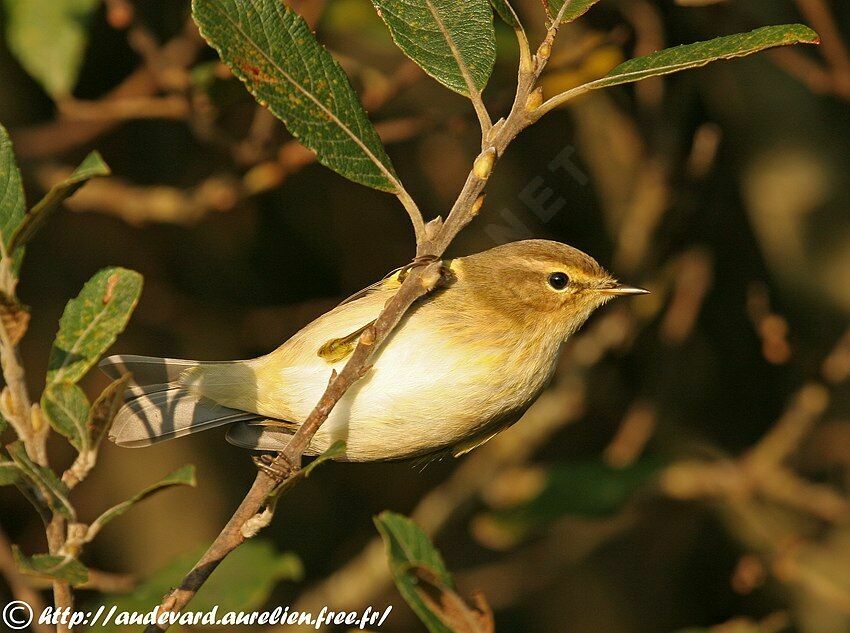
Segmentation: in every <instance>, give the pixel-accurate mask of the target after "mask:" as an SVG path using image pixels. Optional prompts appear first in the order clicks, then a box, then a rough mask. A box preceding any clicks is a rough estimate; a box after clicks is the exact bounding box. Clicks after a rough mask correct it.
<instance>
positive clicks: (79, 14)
mask: <svg viewBox="0 0 850 633" xmlns="http://www.w3.org/2000/svg"><path fill="white" fill-rule="evenodd" d="M100 3H101V0H4V5H5V7H6V42H7V43H8V45H9V50H10V51H11V52H12V54H13V55H14V56H15V57H16V58H17V59H18V61H19V62H20V63H21V66H23V67H24V69H25V70H26V71H27V72H28V73H29V74H30V75H31V76H32V77H33V78H34V79H35V80H36V81H38V83H40V84H41V86H42V87H43V88H44V90H45V91H46V92H47V93H48V94H49V95H50V96H52V97H53V98H54V99H57V100H58V99H61V98H63V97H67V96H68V95H69V94H70V93H71V90H72V89H73V88H74V85H75V84H76V83H77V77H78V75H79V73H80V68H81V67H82V64H83V58H84V55H85V51H86V46H87V44H88V26H89V22H90V21H91V17H92V14H93V13H94V11H95V10H96V9H97V8H98V6H100Z"/></svg>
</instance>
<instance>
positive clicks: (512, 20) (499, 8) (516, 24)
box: [490, 0, 522, 29]
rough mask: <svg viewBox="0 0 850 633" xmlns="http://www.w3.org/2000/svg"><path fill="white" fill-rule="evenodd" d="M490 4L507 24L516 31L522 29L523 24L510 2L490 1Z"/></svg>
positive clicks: (504, 0) (502, 0)
mask: <svg viewBox="0 0 850 633" xmlns="http://www.w3.org/2000/svg"><path fill="white" fill-rule="evenodd" d="M490 4H491V5H492V6H493V9H495V11H496V13H497V14H498V15H499V17H500V18H502V20H503V21H504V22H505V24H507V25H508V26H510V27H511V28H514V29H521V28H522V23H520V21H519V18H518V17H517V14H516V11H514V8H513V7H512V6H511V3H510V2H508V0H490Z"/></svg>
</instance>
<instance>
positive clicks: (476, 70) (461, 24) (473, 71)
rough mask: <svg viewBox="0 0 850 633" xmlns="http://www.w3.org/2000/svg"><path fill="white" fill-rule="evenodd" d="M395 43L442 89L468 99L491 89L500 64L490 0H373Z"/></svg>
mask: <svg viewBox="0 0 850 633" xmlns="http://www.w3.org/2000/svg"><path fill="white" fill-rule="evenodd" d="M372 3H373V4H374V5H375V8H376V9H377V10H378V14H379V15H380V16H381V18H382V19H383V20H384V22H385V23H386V25H387V27H388V28H389V30H390V34H391V35H392V37H393V40H394V41H395V43H396V44H397V45H398V47H399V48H401V50H402V51H404V54H405V55H407V56H408V57H409V58H410V59H412V60H413V61H415V62H416V63H417V64H419V65H420V66H421V67H422V69H423V70H424V71H425V72H426V73H428V74H429V75H431V76H432V77H433V78H434V79H436V80H437V81H439V82H440V83H441V84H443V85H444V86H446V87H447V88H450V89H452V90H454V91H455V92H459V93H460V94H462V95H467V96H468V95H469V94H471V93H472V91H473V90H474V91H476V92H480V91H481V90H482V89H483V88H484V86H486V85H487V80H488V79H489V78H490V73H491V72H492V71H493V64H495V62H496V33H495V30H494V29H493V11H492V10H491V8H490V5H489V3H488V0H405V1H404V2H398V1H397V0H372Z"/></svg>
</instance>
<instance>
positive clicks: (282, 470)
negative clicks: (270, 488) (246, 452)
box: [251, 453, 297, 482]
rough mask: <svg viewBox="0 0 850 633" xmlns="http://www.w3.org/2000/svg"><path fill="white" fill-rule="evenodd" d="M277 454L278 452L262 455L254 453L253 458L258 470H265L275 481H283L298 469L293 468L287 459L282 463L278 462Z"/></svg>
mask: <svg viewBox="0 0 850 633" xmlns="http://www.w3.org/2000/svg"><path fill="white" fill-rule="evenodd" d="M277 456H278V454H277V453H263V454H261V455H254V456H253V457H252V458H251V460H252V461H253V462H254V466H256V467H257V469H258V470H261V471H263V472H264V473H266V474H267V475H268V476H269V477H271V478H272V479H274V480H275V481H277V482H282V481H283V480H284V479H286V478H287V477H289V476H290V475H292V473H294V472H295V471H296V470H297V469H295V468H293V467H292V465H291V464H289V463H288V462H286V461H285V460H284V463H283V464H282V465H281V464H278V463H276V462H277Z"/></svg>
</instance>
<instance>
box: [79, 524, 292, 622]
mask: <svg viewBox="0 0 850 633" xmlns="http://www.w3.org/2000/svg"><path fill="white" fill-rule="evenodd" d="M203 552H204V548H197V549H196V550H195V551H192V552H188V553H186V554H183V555H181V556H178V557H176V558H175V559H174V560H172V561H171V562H170V563H169V564H168V565H167V566H166V567H163V568H162V569H160V570H157V571H156V572H154V573H153V574H151V575H150V576H149V577H148V578H146V579H145V580H144V581H143V582H141V583H139V585H138V586H137V587H136V588H135V589H134V590H133V591H132V592H131V593H129V594H126V595H108V594H107V595H104V596H103V597H102V598H100V599H99V600H96V601H93V602H91V603H89V604H86V606H85V608H86V609H90V610H92V611H96V610H97V609H98V608H99V607H101V606H103V607H105V608H106V609H111V608H112V607H113V606H114V607H116V612H121V611H129V612H138V613H147V612H148V611H150V609H151V605H154V604H157V603H158V602H159V601H160V599H161V598H162V596H163V595H165V594H166V593H168V591H169V590H170V589H171V588H172V587H176V586H178V585H179V584H180V581H181V580H182V579H183V575H184V574H185V573H186V570H187V569H189V568H191V566H192V565H193V564H194V563H195V561H196V560H198V558H199V557H200V556H201V554H203ZM303 575H304V570H303V569H302V566H301V561H300V560H299V558H298V557H297V556H296V555H295V554H292V553H289V552H284V553H281V552H278V551H277V550H276V549H275V547H274V545H272V544H271V543H269V542H267V541H263V540H260V539H256V540H252V541H248V542H247V543H245V545H243V546H242V547H240V548H239V549H238V550H236V551H235V552H234V553H233V554H232V555H231V556H230V557H228V558H227V559H226V560H225V561H224V562H223V563H222V564H221V565H220V566H219V568H218V569H217V570H216V573H215V574H214V575H213V577H212V578H211V579H210V581H209V582H208V583H206V584H205V585H204V587H203V588H202V589H201V590H200V591H199V592H198V595H197V596H196V597H195V600H194V601H193V603H192V609H193V610H197V611H211V610H212V609H213V608H214V607H215V608H217V610H218V613H219V617H221V616H222V615H224V613H226V612H228V611H237V612H238V611H244V612H250V611H255V610H257V609H259V608H260V607H262V606H263V605H264V604H265V603H266V601H267V600H268V598H269V595H270V594H271V592H272V590H273V589H274V588H275V587H276V586H277V585H278V584H279V583H280V582H283V581H287V582H298V581H299V580H301V578H302V577H303ZM103 629H104V631H108V632H110V633H111V632H113V631H128V630H137V629H138V625H134V626H132V627H130V626H129V625H128V626H121V625H115V624H114V623H113V624H111V625H106V626H104V627H103Z"/></svg>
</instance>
